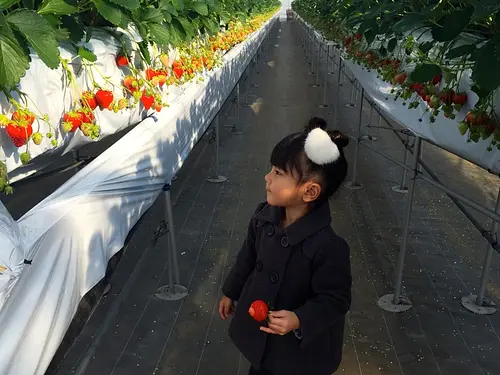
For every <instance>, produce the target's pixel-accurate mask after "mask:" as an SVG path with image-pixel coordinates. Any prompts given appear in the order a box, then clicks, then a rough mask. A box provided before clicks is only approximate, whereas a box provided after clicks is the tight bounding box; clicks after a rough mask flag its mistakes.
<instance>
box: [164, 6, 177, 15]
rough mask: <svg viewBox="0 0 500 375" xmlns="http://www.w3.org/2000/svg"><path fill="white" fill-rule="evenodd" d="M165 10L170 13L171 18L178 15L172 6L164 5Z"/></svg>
mask: <svg viewBox="0 0 500 375" xmlns="http://www.w3.org/2000/svg"><path fill="white" fill-rule="evenodd" d="M165 10H166V11H167V12H168V13H170V14H171V15H172V16H175V17H177V16H178V15H179V13H177V9H175V8H174V7H173V6H172V4H166V5H165Z"/></svg>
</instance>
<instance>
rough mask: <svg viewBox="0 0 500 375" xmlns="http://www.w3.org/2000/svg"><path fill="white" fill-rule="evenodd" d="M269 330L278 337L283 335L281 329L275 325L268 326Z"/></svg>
mask: <svg viewBox="0 0 500 375" xmlns="http://www.w3.org/2000/svg"><path fill="white" fill-rule="evenodd" d="M268 327H269V329H270V330H272V331H273V332H275V333H277V334H278V335H281V334H282V333H283V327H282V326H279V325H277V324H269V325H268Z"/></svg>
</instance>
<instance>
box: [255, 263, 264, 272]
mask: <svg viewBox="0 0 500 375" xmlns="http://www.w3.org/2000/svg"><path fill="white" fill-rule="evenodd" d="M263 268H264V264H263V263H262V261H261V260H259V261H257V263H255V269H256V270H257V271H258V272H260V271H262V269H263Z"/></svg>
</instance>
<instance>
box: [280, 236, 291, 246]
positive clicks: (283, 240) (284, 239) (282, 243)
mask: <svg viewBox="0 0 500 375" xmlns="http://www.w3.org/2000/svg"><path fill="white" fill-rule="evenodd" d="M289 245H290V242H288V237H283V238H282V239H281V246H283V247H288V246H289Z"/></svg>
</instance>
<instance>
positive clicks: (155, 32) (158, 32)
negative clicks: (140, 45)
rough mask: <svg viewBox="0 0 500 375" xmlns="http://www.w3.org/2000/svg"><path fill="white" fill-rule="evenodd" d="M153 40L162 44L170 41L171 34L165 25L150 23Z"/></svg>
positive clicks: (164, 44)
mask: <svg viewBox="0 0 500 375" xmlns="http://www.w3.org/2000/svg"><path fill="white" fill-rule="evenodd" d="M148 28H149V33H150V36H151V40H152V41H153V42H155V43H157V44H159V45H160V46H166V45H168V43H169V42H170V34H169V32H168V31H167V28H166V27H165V26H164V25H161V24H159V23H150V24H148Z"/></svg>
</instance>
